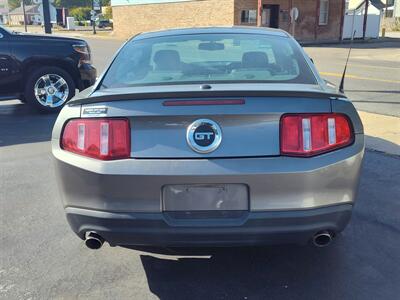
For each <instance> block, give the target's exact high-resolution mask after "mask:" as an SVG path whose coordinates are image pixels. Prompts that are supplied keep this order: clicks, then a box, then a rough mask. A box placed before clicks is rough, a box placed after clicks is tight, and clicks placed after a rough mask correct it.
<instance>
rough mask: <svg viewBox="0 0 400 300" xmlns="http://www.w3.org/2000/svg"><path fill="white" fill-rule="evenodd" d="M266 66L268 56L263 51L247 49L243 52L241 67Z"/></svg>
mask: <svg viewBox="0 0 400 300" xmlns="http://www.w3.org/2000/svg"><path fill="white" fill-rule="evenodd" d="M266 66H268V56H267V54H265V52H261V51H249V52H245V53H243V56H242V68H263V67H266Z"/></svg>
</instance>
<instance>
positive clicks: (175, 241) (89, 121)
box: [52, 38, 364, 248]
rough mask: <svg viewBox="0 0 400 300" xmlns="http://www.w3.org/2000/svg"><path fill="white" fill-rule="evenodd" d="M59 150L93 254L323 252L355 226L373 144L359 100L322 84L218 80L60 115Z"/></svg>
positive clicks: (127, 95)
mask: <svg viewBox="0 0 400 300" xmlns="http://www.w3.org/2000/svg"><path fill="white" fill-rule="evenodd" d="M202 40H203V38H202ZM201 43H203V42H201ZM212 43H213V42H212ZM212 43H210V44H207V45H201V46H199V49H201V50H205V51H219V50H216V49H217V48H218V47H220V46H218V45H217V46H215V45H214V44H212ZM211 44H212V45H211ZM210 49H212V50H210ZM218 49H219V48H218ZM248 52H253V53H254V51H248ZM163 53H164V54H165V53H166V52H163ZM169 53H171V52H169ZM243 56H244V57H245V56H246V55H243ZM256 56H258V54H257V55H256ZM153 57H154V56H153ZM155 60H156V59H155ZM221 66H225V64H223V63H222V64H221V63H220V62H218V64H217V63H213V66H212V68H211V69H212V70H215V69H216V68H219V69H220V68H221ZM169 67H170V66H169ZM185 67H186V66H185ZM310 68H312V67H310ZM246 69H247V68H246ZM197 70H199V69H197ZM201 70H203V69H201ZM240 72H248V71H243V69H240V70H239V71H237V73H236V74H235V75H234V76H238V75H237V74H238V73H240ZM213 74H214V73H213ZM218 75H219V74H218ZM135 76H136V75H135ZM151 76H152V78H154V76H155V74H151ZM157 76H158V74H157ZM195 76H198V74H196V75H195ZM239 76H242V74H241V75H239ZM257 76H258V75H257ZM263 76H264V75H263ZM280 78H281V77H280ZM105 82H106V81H103V84H104V85H105V86H107V84H105ZM52 147H53V154H54V156H55V158H56V170H57V177H58V181H59V185H60V188H61V192H62V193H61V194H62V198H63V205H64V209H65V212H66V215H67V219H68V222H69V224H70V226H71V228H72V229H73V231H74V232H75V233H76V234H77V235H78V236H79V237H80V238H81V239H86V240H89V241H90V240H93V239H97V240H98V241H99V243H98V244H96V243H94V244H90V243H87V244H88V245H89V246H90V247H92V248H96V247H97V246H99V245H100V246H101V243H102V242H103V241H107V242H108V243H109V244H110V245H125V246H129V245H145V246H231V245H255V244H272V243H306V242H307V241H310V240H311V239H313V238H314V239H315V241H317V244H318V243H319V242H320V245H324V244H325V243H326V242H329V241H330V239H331V238H332V237H333V236H335V235H336V234H337V233H339V232H340V231H342V230H343V229H344V228H345V226H346V225H347V223H348V222H349V219H350V216H351V211H352V208H353V205H354V201H355V199H356V193H357V186H358V179H359V174H360V168H361V163H362V157H363V152H364V137H363V128H362V124H361V121H360V119H359V117H358V115H357V112H356V111H355V109H354V107H353V105H352V104H351V102H350V101H349V100H348V99H346V98H345V97H340V96H339V95H336V96H335V95H334V94H332V93H329V92H327V91H324V90H322V89H321V88H320V86H319V85H317V84H300V83H299V84H288V83H274V84H259V83H251V82H248V83H247V82H241V83H240V84H237V83H218V82H217V83H215V82H213V83H209V84H206V85H199V84H173V85H170V84H168V85H149V86H146V85H141V86H137V87H135V88H130V87H115V88H104V89H99V90H98V91H96V92H94V93H93V94H92V95H91V96H90V97H88V98H84V99H77V100H75V101H72V102H71V103H70V104H69V105H67V106H66V107H65V108H64V109H63V110H62V111H61V113H60V115H59V117H58V119H57V122H56V124H55V127H54V130H53V138H52ZM317 238H318V239H317Z"/></svg>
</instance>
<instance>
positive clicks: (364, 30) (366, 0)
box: [363, 0, 369, 40]
mask: <svg viewBox="0 0 400 300" xmlns="http://www.w3.org/2000/svg"><path fill="white" fill-rule="evenodd" d="M364 3H365V8H364V24H363V40H365V35H366V32H367V21H368V6H369V0H365V2H364Z"/></svg>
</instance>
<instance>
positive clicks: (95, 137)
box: [61, 119, 131, 160]
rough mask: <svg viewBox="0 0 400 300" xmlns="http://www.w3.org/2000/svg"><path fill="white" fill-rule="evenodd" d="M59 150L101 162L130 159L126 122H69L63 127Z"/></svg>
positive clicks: (128, 130)
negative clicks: (100, 160)
mask: <svg viewBox="0 0 400 300" xmlns="http://www.w3.org/2000/svg"><path fill="white" fill-rule="evenodd" d="M61 148H62V149H64V150H66V151H70V152H74V153H77V154H80V155H84V156H89V157H93V158H97V159H102V160H112V159H123V158H129V157H130V150H131V138H130V127H129V120H128V119H73V120H70V121H69V122H68V123H67V124H66V125H65V127H64V131H63V133H62V138H61Z"/></svg>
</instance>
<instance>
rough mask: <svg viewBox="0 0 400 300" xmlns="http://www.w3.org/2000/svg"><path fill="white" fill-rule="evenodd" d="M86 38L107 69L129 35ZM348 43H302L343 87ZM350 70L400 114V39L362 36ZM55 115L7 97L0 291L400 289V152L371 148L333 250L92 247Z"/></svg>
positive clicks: (166, 295) (305, 292)
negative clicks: (62, 190) (70, 215)
mask: <svg viewBox="0 0 400 300" xmlns="http://www.w3.org/2000/svg"><path fill="white" fill-rule="evenodd" d="M88 42H89V44H90V46H91V49H92V51H93V59H94V65H95V66H96V67H97V68H98V71H99V73H101V72H102V70H104V68H105V67H106V65H107V63H108V62H109V61H110V59H111V57H112V55H113V53H114V52H115V51H116V50H117V49H118V48H119V47H120V45H121V43H122V42H121V41H117V40H112V39H88ZM347 49H348V45H344V46H337V45H330V46H321V47H311V46H310V47H306V48H305V50H306V52H307V53H308V54H309V55H310V56H311V57H312V58H313V59H314V62H315V63H316V65H317V68H318V69H319V71H320V72H321V73H322V75H323V76H324V77H326V78H327V79H328V80H330V81H332V82H334V83H338V82H339V81H340V74H341V73H342V71H343V67H344V63H345V59H346V55H347V51H348V50H347ZM348 75H349V77H348V78H347V80H346V84H345V89H346V91H347V94H348V95H349V97H351V98H352V99H353V100H354V102H355V105H356V107H357V108H358V109H360V110H364V111H368V112H373V113H378V114H384V115H392V116H397V117H400V40H397V41H388V42H384V43H366V44H356V45H355V49H354V50H353V52H352V56H351V58H350V63H349V68H348ZM55 119H56V116H55V115H40V114H37V113H35V112H34V111H32V110H31V109H30V108H29V107H28V106H27V105H23V104H21V103H20V102H19V101H16V100H13V101H4V102H0V191H1V192H0V232H1V236H0V298H1V299H75V298H79V299H158V298H160V299H396V298H398V297H399V293H400V285H399V282H400V267H399V266H400V251H399V249H400V218H399V211H400V201H399V200H400V157H399V156H397V155H393V154H386V153H382V152H378V151H374V150H371V149H368V150H367V151H366V154H365V160H364V166H363V170H362V176H361V183H360V190H359V194H358V200H357V204H356V206H355V210H354V212H353V217H352V220H351V223H350V225H349V226H348V227H347V228H346V230H345V231H344V232H343V233H342V234H341V236H340V237H339V238H337V239H336V240H334V242H333V244H332V245H331V246H330V247H327V248H323V249H318V248H313V247H309V246H294V245H285V246H273V247H260V248H232V249H204V250H202V251H199V250H194V249H192V250H190V249H188V250H187V251H186V252H185V253H182V252H174V251H177V250H170V251H169V252H166V254H162V253H161V254H160V253H149V252H143V251H141V250H140V249H139V250H132V249H125V248H121V247H116V248H111V247H109V246H108V245H105V246H104V247H103V248H101V250H98V251H93V250H89V249H87V248H86V247H85V246H84V244H83V242H82V241H81V240H79V239H78V238H77V237H76V236H75V235H74V234H73V232H72V231H71V230H70V228H69V226H68V224H67V222H66V220H65V217H64V212H63V209H62V204H61V201H60V199H59V194H58V190H57V186H56V182H55V179H54V170H53V165H52V164H53V161H52V159H53V158H52V154H51V152H50V142H49V141H50V136H51V131H52V126H53V123H54V121H55ZM394 131H396V128H394ZM397 147H400V145H397ZM165 251H167V250H165ZM186 254H188V255H186Z"/></svg>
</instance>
